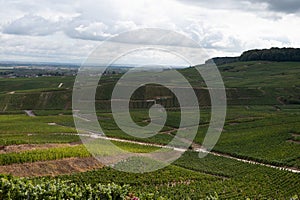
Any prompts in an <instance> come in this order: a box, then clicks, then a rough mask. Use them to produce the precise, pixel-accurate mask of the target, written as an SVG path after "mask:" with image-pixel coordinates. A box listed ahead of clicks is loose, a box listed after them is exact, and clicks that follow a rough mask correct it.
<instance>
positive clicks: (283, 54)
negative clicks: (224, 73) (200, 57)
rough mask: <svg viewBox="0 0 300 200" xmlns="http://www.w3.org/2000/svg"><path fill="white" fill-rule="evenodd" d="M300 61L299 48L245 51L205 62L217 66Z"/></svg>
mask: <svg viewBox="0 0 300 200" xmlns="http://www.w3.org/2000/svg"><path fill="white" fill-rule="evenodd" d="M259 60H262V61H277V62H282V61H291V62H294V61H300V48H277V47H273V48H271V49H254V50H249V51H245V52H243V53H242V55H241V56H239V57H216V58H212V59H210V60H207V61H206V63H211V62H212V61H213V62H214V63H215V64H217V65H222V64H226V63H232V62H238V61H259Z"/></svg>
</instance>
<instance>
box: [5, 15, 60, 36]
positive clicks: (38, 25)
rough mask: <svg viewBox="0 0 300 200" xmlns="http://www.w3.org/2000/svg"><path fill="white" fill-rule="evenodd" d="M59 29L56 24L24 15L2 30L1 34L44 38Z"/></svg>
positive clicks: (34, 16)
mask: <svg viewBox="0 0 300 200" xmlns="http://www.w3.org/2000/svg"><path fill="white" fill-rule="evenodd" d="M58 29H59V27H58V26H57V24H56V23H54V22H50V21H49V20H47V19H45V18H43V17H41V16H36V15H25V16H23V17H21V18H19V19H17V20H15V21H12V22H11V23H9V24H7V25H6V26H4V27H3V28H2V32H3V33H6V34H15V35H32V36H45V35H50V34H52V33H54V32H56V31H57V30H58Z"/></svg>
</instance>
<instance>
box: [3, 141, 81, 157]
mask: <svg viewBox="0 0 300 200" xmlns="http://www.w3.org/2000/svg"><path fill="white" fill-rule="evenodd" d="M79 144H81V142H73V143H53V144H50V143H49V144H19V145H8V146H0V154H3V153H18V152H22V151H30V150H36V149H49V148H57V147H70V146H75V145H79Z"/></svg>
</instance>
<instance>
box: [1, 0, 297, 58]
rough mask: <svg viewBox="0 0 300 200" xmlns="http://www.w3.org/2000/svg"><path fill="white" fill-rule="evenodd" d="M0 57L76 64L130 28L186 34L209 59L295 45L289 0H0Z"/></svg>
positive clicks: (294, 3)
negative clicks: (104, 42) (105, 41)
mask: <svg viewBox="0 0 300 200" xmlns="http://www.w3.org/2000/svg"><path fill="white" fill-rule="evenodd" d="M0 10H1V12H0V17H1V18H0V41H1V46H0V55H1V58H0V61H26V62H69V63H82V62H83V61H84V60H85V59H86V58H87V56H88V55H89V54H90V53H91V52H92V51H93V50H94V49H95V48H96V47H97V46H98V45H100V44H101V42H102V41H104V40H107V39H108V38H110V37H113V36H116V35H117V34H119V33H122V32H124V31H130V30H135V29H138V28H163V29H167V30H172V31H176V32H179V33H181V34H184V35H186V36H187V37H189V38H191V39H193V40H194V41H196V42H197V43H198V44H199V45H200V46H201V47H202V48H203V49H205V50H206V52H207V53H208V55H209V57H215V56H238V55H240V54H241V53H242V52H243V51H245V50H249V49H261V48H270V47H300V29H297V26H298V25H299V24H300V12H299V11H300V1H297V0H286V1H279V0H262V1H258V0H241V1H238V0H224V1H217V0H212V1H209V2H208V1H204V0H160V1H156V0H144V1H139V0H133V1H122V0H111V1H108V0H101V1H92V0H85V1H84V2H83V1H72V3H70V2H69V1H65V0H61V1H58V0H52V1H50V0H41V1H39V3H36V1H33V0H24V1H21V0H11V1H4V0H1V8H0Z"/></svg>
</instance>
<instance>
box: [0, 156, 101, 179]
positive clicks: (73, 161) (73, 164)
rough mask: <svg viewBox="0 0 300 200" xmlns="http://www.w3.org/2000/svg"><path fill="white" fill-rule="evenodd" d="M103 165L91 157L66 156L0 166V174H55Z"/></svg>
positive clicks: (87, 169)
mask: <svg viewBox="0 0 300 200" xmlns="http://www.w3.org/2000/svg"><path fill="white" fill-rule="evenodd" d="M102 167H103V165H102V164H101V163H100V162H99V161H97V160H96V159H95V158H93V157H87V158H66V159H61V160H51V161H40V162H33V163H23V164H12V165H5V166H0V174H11V175H13V176H19V177H36V176H57V175H62V174H72V173H76V172H86V171H90V170H94V169H100V168H102Z"/></svg>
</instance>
